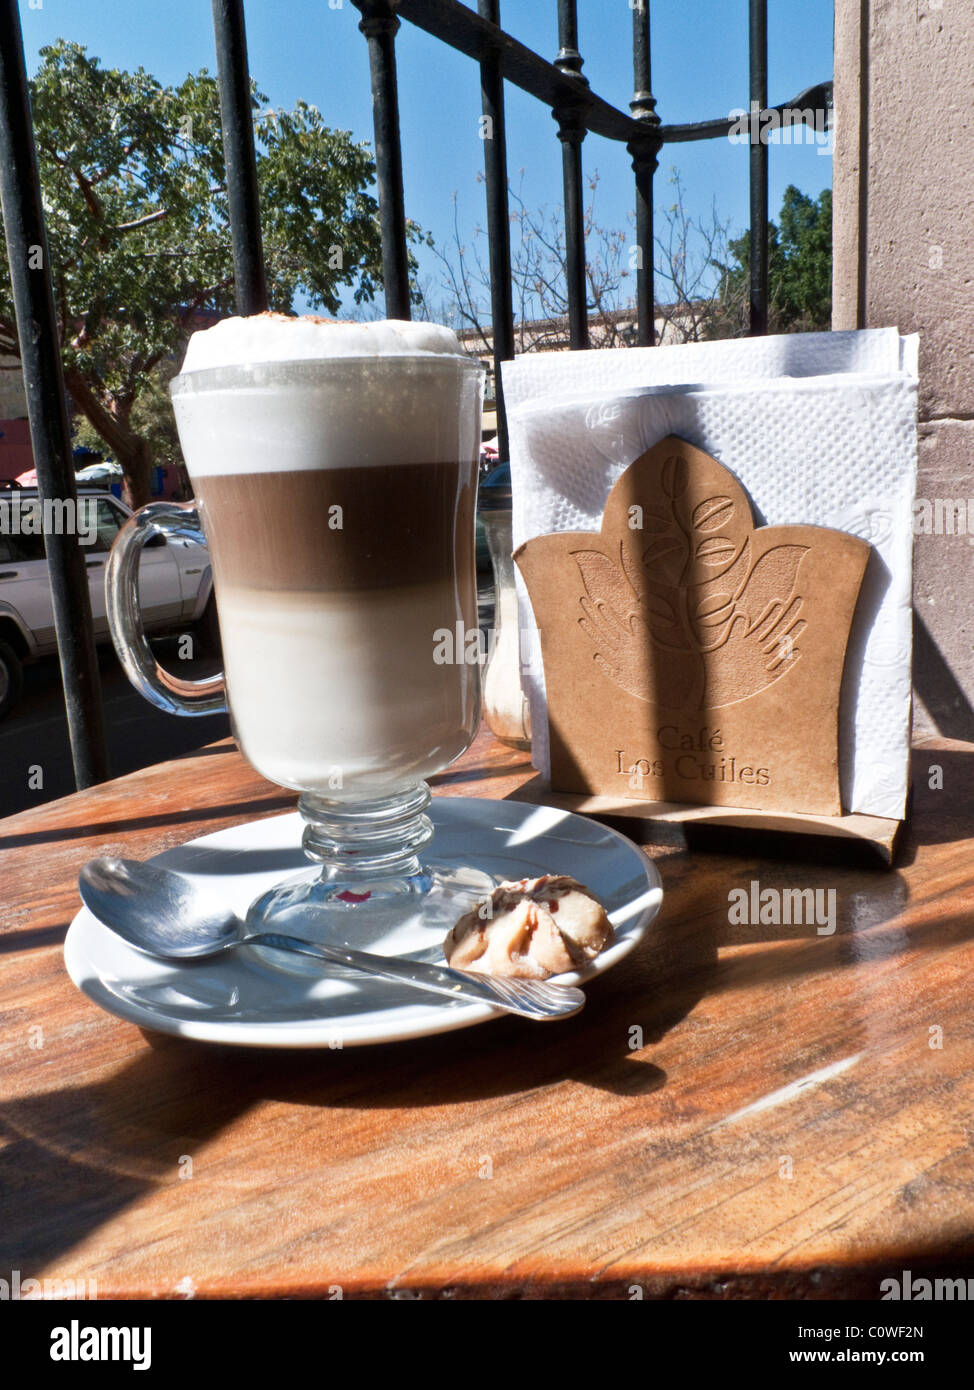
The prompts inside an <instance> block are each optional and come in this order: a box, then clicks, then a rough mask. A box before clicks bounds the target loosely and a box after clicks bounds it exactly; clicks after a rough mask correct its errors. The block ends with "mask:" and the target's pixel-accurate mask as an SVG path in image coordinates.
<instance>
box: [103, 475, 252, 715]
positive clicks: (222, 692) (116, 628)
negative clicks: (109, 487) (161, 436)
mask: <svg viewBox="0 0 974 1390" xmlns="http://www.w3.org/2000/svg"><path fill="white" fill-rule="evenodd" d="M155 535H163V536H167V537H173V538H175V539H179V540H190V541H198V542H203V543H204V544H205V540H204V537H203V532H202V529H201V527H200V522H199V517H198V515H197V512H196V504H195V503H194V502H150V503H149V505H148V506H147V507H142V508H141V509H140V510H139V511H137V512H136V513H135V514H134V515H133V516H131V517H129V519H128V521H127V522H126V523H125V525H124V526H123V527H122V529H121V530H120V531H119V533H118V536H117V537H116V538H115V542H114V544H113V545H112V549H111V553H110V554H109V557H108V568H107V570H106V571H105V607H106V611H107V615H108V627H109V631H110V632H111V635H112V641H113V643H114V644H115V650H116V652H117V653H118V659H119V661H120V662H121V663H122V667H123V669H124V671H125V674H126V675H127V676H128V678H129V680H130V681H131V682H132V684H133V685H134V686H135V688H136V690H137V691H138V692H139V694H140V695H143V696H144V697H145V698H146V699H147V700H148V701H149V702H150V703H151V704H153V705H156V706H157V707H158V708H159V709H163V710H165V711H166V712H167V713H168V714H182V715H190V716H192V715H202V714H223V713H225V712H226V708H227V700H226V686H225V684H224V677H223V672H222V671H221V672H220V674H219V675H217V676H208V677H207V678H206V679H205V680H198V681H190V680H182V679H180V677H179V676H174V675H173V674H172V673H171V672H170V671H167V670H165V668H164V667H162V666H160V665H159V663H158V661H156V659H155V657H154V656H153V654H152V648H151V647H150V646H149V643H148V641H147V640H146V635H145V629H144V628H143V626H142V615H141V613H140V611H139V558H140V556H141V554H142V548H143V546H144V545H145V543H146V541H148V540H151V539H152V537H153V536H155Z"/></svg>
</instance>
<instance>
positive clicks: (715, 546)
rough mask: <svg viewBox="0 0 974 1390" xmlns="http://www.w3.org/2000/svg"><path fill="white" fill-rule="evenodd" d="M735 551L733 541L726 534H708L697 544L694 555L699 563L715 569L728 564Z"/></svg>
mask: <svg viewBox="0 0 974 1390" xmlns="http://www.w3.org/2000/svg"><path fill="white" fill-rule="evenodd" d="M735 553H736V547H735V545H734V542H733V541H731V540H728V539H727V537H726V536H708V537H707V539H706V540H704V541H701V542H700V544H699V545H698V546H697V548H696V551H695V552H694V556H695V558H696V559H697V560H699V561H700V563H701V564H703V565H708V566H710V567H711V568H713V569H717V568H718V566H720V565H729V564H730V562H731V560H733V558H734V555H735Z"/></svg>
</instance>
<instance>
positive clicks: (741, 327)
mask: <svg viewBox="0 0 974 1390" xmlns="http://www.w3.org/2000/svg"><path fill="white" fill-rule="evenodd" d="M768 234H769V235H768V291H769V304H768V329H769V331H770V332H772V333H810V332H815V331H817V330H819V331H825V330H828V329H829V328H831V326H832V190H831V189H830V188H826V189H825V190H824V191H823V192H822V193H820V194H819V196H818V198H810V197H808V195H807V194H805V193H802V192H801V191H800V190H799V189H797V188H796V187H795V186H794V184H789V186H788V187H787V188H786V189H785V194H784V198H783V200H782V204H781V215H780V219H779V222H778V223H777V224H775V223H774V222H771V223H769V227H768ZM727 247H728V251H729V252H730V256H731V258H732V259H731V260H729V261H728V262H726V263H722V262H718V261H715V262H714V266H715V268H716V269H717V270H718V271H720V274H721V284H720V289H719V292H718V303H719V313H718V315H717V316H716V319H715V322H714V326H713V328H714V331H713V334H712V336H714V337H726V336H728V335H734V334H739V333H745V332H746V331H747V306H748V301H749V286H750V271H749V265H750V255H751V234H750V232H745V233H744V235H743V236H742V237H738V238H736V239H734V240H731V241H729V242H728V244H727Z"/></svg>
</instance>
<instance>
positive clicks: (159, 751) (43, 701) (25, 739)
mask: <svg viewBox="0 0 974 1390" xmlns="http://www.w3.org/2000/svg"><path fill="white" fill-rule="evenodd" d="M178 641H179V639H178V637H167V638H159V639H156V640H153V643H152V645H153V649H154V650H155V652H156V654H157V655H158V658H159V660H160V662H161V663H163V664H164V665H167V666H168V667H169V668H170V669H172V670H178V671H179V674H180V675H188V676H189V677H191V678H197V679H198V678H199V677H201V676H205V675H210V674H211V673H212V672H213V671H214V670H215V669H217V665H218V663H217V662H215V661H212V660H210V661H207V660H205V659H202V658H200V659H198V660H195V661H192V662H190V661H180V660H179V659H178V655H177V645H178ZM98 665H99V668H100V671H101V682H102V698H103V700H104V706H105V727H106V736H107V740H108V757H109V771H110V775H111V776H113V777H121V776H122V775H123V774H124V773H126V772H134V771H135V770H136V769H137V768H140V767H148V766H150V765H151V764H152V763H158V762H163V761H165V759H167V758H173V757H176V755H177V754H179V753H187V752H189V751H190V750H192V749H194V748H200V747H202V745H203V744H205V743H212V742H213V741H214V740H215V739H218V738H224V737H226V735H227V734H229V732H230V721H229V719H228V718H227V716H226V715H225V714H216V715H207V716H206V717H204V718H200V719H180V718H178V717H176V716H174V715H171V714H165V713H164V712H163V711H162V710H158V709H156V708H155V706H154V705H150V704H149V703H148V702H147V701H146V700H144V699H143V698H142V696H141V695H139V694H138V693H137V692H136V691H135V690H134V689H133V688H132V686H131V685H130V684H129V681H128V677H127V676H126V675H125V673H124V672H123V671H122V668H121V666H120V665H119V664H118V660H117V658H116V656H115V653H114V651H113V650H112V649H111V647H99V649H98ZM74 790H75V785H74V774H73V772H72V768H71V750H70V745H69V743H68V726H67V721H66V719H65V715H64V698H63V695H62V691H61V673H60V670H59V667H58V663H57V658H56V657H46V658H44V659H43V660H41V661H39V662H37V663H36V664H34V665H32V666H27V667H25V669H24V693H23V695H22V697H21V699H20V701H19V703H18V704H17V705H16V707H15V708H14V709H13V710H12V711H11V713H10V714H9V715H8V716H7V718H6V719H4V720H0V816H9V815H13V813H14V812H15V811H23V810H25V809H27V808H28V807H31V806H37V805H40V803H41V802H44V801H53V800H54V799H55V798H56V797H59V796H67V795H68V793H70V792H73V791H74Z"/></svg>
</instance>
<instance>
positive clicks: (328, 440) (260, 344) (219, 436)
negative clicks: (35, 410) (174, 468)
mask: <svg viewBox="0 0 974 1390" xmlns="http://www.w3.org/2000/svg"><path fill="white" fill-rule="evenodd" d="M218 335H222V336H219V337H218ZM203 340H207V344H209V343H210V341H211V340H212V342H213V344H214V346H212V347H211V346H209V345H207V346H204V345H203ZM224 342H225V350H224V348H223V347H221V346H220V344H223V343H224ZM366 344H368V345H369V346H368V347H366V346H365V345H366ZM430 344H439V345H440V347H439V348H438V349H436V350H434V348H432V347H430ZM424 345H425V346H424ZM458 349H459V343H458V342H457V339H456V335H455V334H454V333H452V332H451V331H450V329H448V328H440V327H439V326H438V325H436V324H419V323H416V324H414V323H399V322H396V321H394V320H389V321H386V322H381V323H366V324H332V323H316V322H315V321H314V320H305V319H288V318H285V317H284V316H283V315H257V316H256V317H255V318H250V319H225V320H223V322H222V323H218V324H217V325H216V326H215V327H214V328H209V329H206V330H205V331H203V332H201V333H194V335H193V337H192V338H191V339H190V345H189V349H188V351H187V354H186V365H184V368H183V371H182V373H181V374H180V375H179V376H178V377H176V378H175V380H174V381H173V384H172V388H171V389H172V399H173V408H174V410H175V412H176V422H177V424H178V426H179V435H180V442H181V444H182V448H183V455H184V457H185V459H186V466H187V468H188V469H189V475H190V478H191V479H193V480H194V482H195V481H196V480H197V479H198V478H201V477H205V476H207V475H212V474H233V473H252V472H259V473H282V472H290V471H292V470H299V469H300V470H303V469H330V468H347V467H355V468H370V467H374V466H376V465H389V464H395V463H441V462H447V461H451V460H452V461H454V462H455V461H457V460H458V459H470V458H476V457H477V455H478V453H479V446H480V400H481V383H482V381H483V368H482V367H481V366H480V364H479V363H478V362H477V361H476V359H474V358H471V357H468V356H466V355H465V354H463V353H460V352H459V351H458ZM363 351H368V352H369V353H370V355H369V356H361V355H360V354H361V353H362V352H363ZM302 354H303V355H302ZM233 356H236V357H237V358H239V359H240V360H238V361H236V362H233V361H231V360H230V358H231V357H233ZM187 365H189V366H191V367H192V369H191V370H187ZM204 366H205V367H222V368H225V369H226V373H225V374H224V373H223V372H221V371H219V370H217V371H215V372H203V371H201V368H202V367H204Z"/></svg>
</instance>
